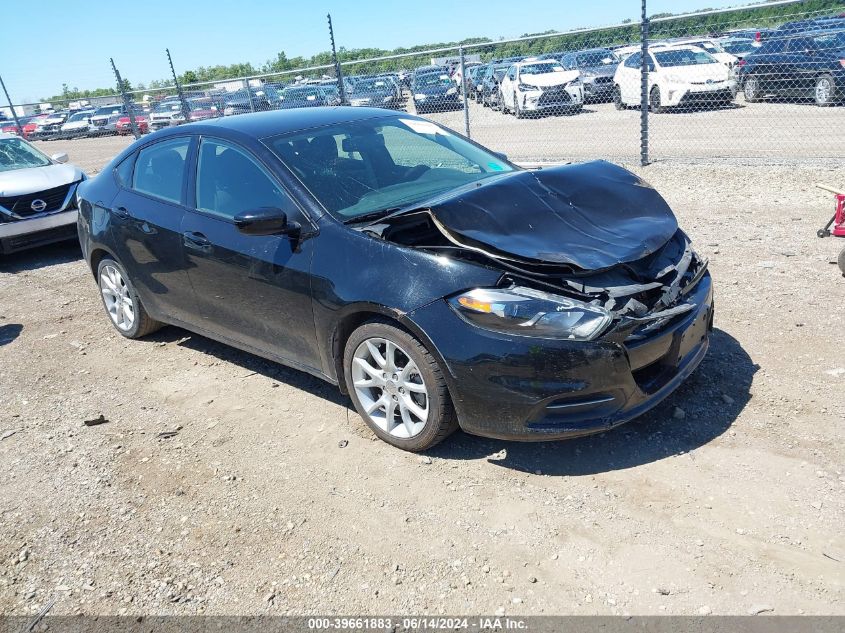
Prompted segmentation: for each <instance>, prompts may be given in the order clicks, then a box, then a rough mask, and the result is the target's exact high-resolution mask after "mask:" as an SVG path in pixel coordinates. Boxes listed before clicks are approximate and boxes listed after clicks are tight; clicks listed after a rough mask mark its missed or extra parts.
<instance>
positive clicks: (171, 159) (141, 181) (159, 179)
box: [132, 137, 191, 204]
mask: <svg viewBox="0 0 845 633" xmlns="http://www.w3.org/2000/svg"><path fill="white" fill-rule="evenodd" d="M190 143H191V140H190V138H189V137H180V138H176V139H172V140H166V141H161V142H159V143H156V144H155V145H150V146H149V147H145V148H144V149H142V150H141V151H140V152H138V160H137V161H136V163H135V172H134V175H133V177H132V189H134V190H135V191H138V192H140V193H144V194H147V195H150V196H153V197H155V198H160V199H162V200H167V201H168V202H175V203H176V204H180V203H181V202H182V183H183V182H184V181H185V165H186V159H187V156H188V147H189V146H190Z"/></svg>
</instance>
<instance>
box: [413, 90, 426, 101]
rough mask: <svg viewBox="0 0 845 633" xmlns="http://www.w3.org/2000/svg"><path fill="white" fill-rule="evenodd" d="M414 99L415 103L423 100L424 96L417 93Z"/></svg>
mask: <svg viewBox="0 0 845 633" xmlns="http://www.w3.org/2000/svg"><path fill="white" fill-rule="evenodd" d="M414 99H416V100H417V101H422V100H423V99H425V95H424V94H422V93H420V92H418V93H417V94H415V95H414Z"/></svg>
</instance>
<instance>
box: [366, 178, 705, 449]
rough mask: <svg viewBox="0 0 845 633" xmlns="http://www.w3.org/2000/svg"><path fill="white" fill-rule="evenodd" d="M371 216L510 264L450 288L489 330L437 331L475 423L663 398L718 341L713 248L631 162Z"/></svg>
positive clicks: (634, 411) (602, 424)
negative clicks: (695, 244)
mask: <svg viewBox="0 0 845 633" xmlns="http://www.w3.org/2000/svg"><path fill="white" fill-rule="evenodd" d="M360 230H362V231H365V232H367V233H369V234H370V235H372V236H374V237H377V238H379V239H384V240H388V241H391V242H394V243H399V244H403V245H405V246H408V247H413V248H418V249H424V250H427V251H430V252H435V253H437V254H439V255H443V256H448V257H452V258H458V259H462V260H469V261H472V262H474V263H477V264H479V265H482V266H485V267H487V268H494V269H496V270H498V271H500V272H501V276H500V277H499V280H498V283H497V284H495V287H492V288H470V289H466V290H464V291H462V292H460V293H458V294H456V295H454V296H452V297H448V298H447V302H446V303H447V304H448V306H449V311H450V312H452V313H453V314H454V315H456V316H457V317H459V318H460V319H461V320H463V321H464V322H466V323H469V324H470V325H473V326H476V327H477V329H475V330H474V332H478V333H480V335H481V336H482V337H483V338H484V343H483V344H480V345H479V346H478V348H476V346H474V345H473V343H471V342H467V341H463V342H461V341H457V340H453V338H454V337H452V338H450V337H446V338H445V339H444V340H445V342H443V341H438V342H437V344H438V347H439V348H440V351H441V353H442V354H443V357H444V360H446V362H447V365H448V366H449V368H450V371H451V373H452V375H453V376H454V377H455V378H456V379H457V380H456V383H455V385H454V389H453V391H456V392H457V393H458V396H457V398H456V403H455V404H456V407H458V409H459V413H461V414H462V415H461V416H460V417H461V425H462V427H464V428H465V430H468V431H470V432H473V433H477V434H480V435H487V436H493V437H510V438H513V437H519V438H521V439H550V438H559V437H571V436H576V435H584V434H588V433H594V432H600V431H603V430H606V429H607V428H611V427H613V426H616V425H617V424H621V423H622V422H625V421H627V420H629V419H631V418H633V417H635V416H637V415H640V414H641V413H643V412H644V411H645V410H647V409H648V408H651V407H652V406H654V405H656V404H657V403H658V402H659V401H660V400H661V399H663V398H664V397H665V396H666V395H668V394H669V393H671V392H672V391H673V390H674V389H675V388H676V387H677V386H678V385H679V384H680V382H682V381H683V380H684V379H685V378H686V377H687V376H688V375H689V374H690V373H691V372H692V371H693V370H694V369H695V367H696V366H697V365H698V364H699V362H700V361H701V360H702V358H703V357H704V354H705V353H706V349H707V341H708V334H709V332H710V330H711V329H712V322H713V321H712V320H713V309H712V287H711V283H710V277H709V274H708V272H707V261H706V260H704V259H702V258H700V257H699V256H698V255H697V254H696V253H695V251H694V250H693V248H692V246H691V244H690V240H689V238H688V237H687V235H686V234H685V233H684V232H683V231H682V230H680V229H679V228H678V226H677V222H676V220H675V217H674V215H673V214H672V212H671V210H669V207H668V205H666V203H665V201H664V200H663V199H662V198H661V197H660V196H659V195H658V194H657V193H656V192H655V191H654V189H652V188H651V187H650V186H649V185H647V184H646V183H644V182H642V181H641V180H639V179H638V178H637V177H636V176H634V175H633V174H630V173H629V172H627V171H625V170H623V169H621V168H619V167H615V166H613V165H609V164H607V163H591V164H587V165H578V166H573V167H562V168H556V169H552V170H547V171H544V172H519V173H518V174H515V175H513V176H509V177H507V178H503V179H502V180H501V181H499V182H498V183H492V184H490V185H483V186H481V187H476V188H474V189H470V190H469V191H463V192H459V193H457V194H454V195H450V196H447V197H444V198H442V199H440V200H437V201H433V202H432V203H431V204H426V205H425V206H423V207H420V208H417V209H413V210H404V212H402V213H399V214H396V215H393V216H392V217H388V218H386V219H384V220H382V221H380V222H379V223H378V224H373V225H370V226H366V227H362V228H361V229H360ZM435 310H436V309H435V308H432V309H431V310H429V311H424V312H426V314H421V315H420V316H419V318H420V319H421V320H422V321H424V320H425V319H426V318H428V316H427V315H428V313H431V314H433V313H434V311H435ZM447 318H448V317H447V316H446V313H443V312H442V310H441V312H440V316H439V317H436V318H434V319H433V321H439V322H440V323H442V322H443V321H445V320H446V319H447ZM423 327H425V326H423ZM430 327H435V328H436V327H438V325H435V323H434V322H433V323H432V325H431V326H430ZM481 348H484V349H483V350H482V349H481ZM479 409H480V411H481V413H477V412H478V411H479ZM464 411H465V412H466V416H465V415H463V412H464ZM467 416H468V418H469V419H467Z"/></svg>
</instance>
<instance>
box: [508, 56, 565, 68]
mask: <svg viewBox="0 0 845 633" xmlns="http://www.w3.org/2000/svg"><path fill="white" fill-rule="evenodd" d="M556 63H558V61H557V60H556V59H537V58H536V57H535V58H532V59H524V60H522V61H521V62H513V63H512V64H511V66H519V67H520V68H521V67H522V66H533V65H534V64H556Z"/></svg>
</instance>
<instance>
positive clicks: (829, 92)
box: [813, 75, 836, 108]
mask: <svg viewBox="0 0 845 633" xmlns="http://www.w3.org/2000/svg"><path fill="white" fill-rule="evenodd" d="M835 85H836V84H834V82H833V77H832V76H831V75H822V76H821V77H818V78H817V79H816V87H815V90H814V91H813V94H814V96H815V98H816V105H817V106H819V107H822V108H825V107H829V106H832V105H833V104H834V102H835V101H836V96H835V95H836V89H835Z"/></svg>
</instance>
